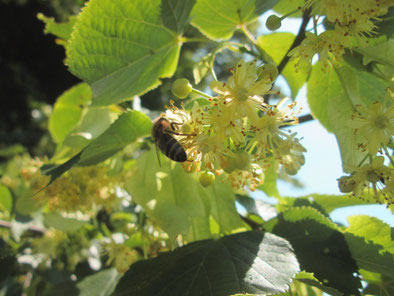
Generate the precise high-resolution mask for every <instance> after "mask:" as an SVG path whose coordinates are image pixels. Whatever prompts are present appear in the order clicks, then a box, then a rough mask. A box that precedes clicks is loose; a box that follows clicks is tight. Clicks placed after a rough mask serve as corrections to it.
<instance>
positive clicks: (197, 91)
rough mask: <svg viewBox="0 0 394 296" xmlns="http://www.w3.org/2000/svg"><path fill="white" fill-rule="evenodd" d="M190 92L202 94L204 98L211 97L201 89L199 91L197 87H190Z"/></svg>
mask: <svg viewBox="0 0 394 296" xmlns="http://www.w3.org/2000/svg"><path fill="white" fill-rule="evenodd" d="M192 92H194V93H196V94H199V95H201V96H203V97H205V98H207V99H212V97H211V96H209V95H207V94H206V93H203V92H202V91H199V90H198V89H194V88H193V89H192Z"/></svg>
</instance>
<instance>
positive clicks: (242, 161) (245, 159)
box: [234, 151, 250, 170]
mask: <svg viewBox="0 0 394 296" xmlns="http://www.w3.org/2000/svg"><path fill="white" fill-rule="evenodd" d="M234 160H235V163H234V166H235V168H236V169H238V170H244V169H246V168H247V167H248V165H249V163H250V156H249V154H248V152H246V151H239V152H236V156H235V157H234Z"/></svg>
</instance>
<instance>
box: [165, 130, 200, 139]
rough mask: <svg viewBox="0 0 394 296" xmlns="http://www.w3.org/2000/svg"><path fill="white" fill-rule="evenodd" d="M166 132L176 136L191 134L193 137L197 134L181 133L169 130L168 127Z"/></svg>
mask: <svg viewBox="0 0 394 296" xmlns="http://www.w3.org/2000/svg"><path fill="white" fill-rule="evenodd" d="M166 132H167V133H169V134H173V135H177V136H193V137H195V136H197V134H181V133H177V132H174V131H172V130H169V129H167V130H166Z"/></svg>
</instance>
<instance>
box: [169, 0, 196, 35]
mask: <svg viewBox="0 0 394 296" xmlns="http://www.w3.org/2000/svg"><path fill="white" fill-rule="evenodd" d="M195 2H196V0H161V19H162V21H163V24H164V25H165V26H166V27H167V28H169V29H171V30H173V31H176V32H178V33H182V32H183V28H184V27H185V26H186V25H187V23H188V22H189V15H190V12H191V10H192V8H193V6H194V3H195Z"/></svg>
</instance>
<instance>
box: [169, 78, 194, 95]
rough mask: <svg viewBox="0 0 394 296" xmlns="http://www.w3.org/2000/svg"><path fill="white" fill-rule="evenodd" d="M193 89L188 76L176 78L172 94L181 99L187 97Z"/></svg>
mask: <svg viewBox="0 0 394 296" xmlns="http://www.w3.org/2000/svg"><path fill="white" fill-rule="evenodd" d="M192 90H193V87H192V85H191V84H190V82H189V80H187V79H186V78H180V79H177V80H175V81H174V82H173V84H172V86H171V92H172V94H173V95H174V96H176V97H178V98H180V99H184V98H186V97H187V96H188V95H189V94H190V93H191V92H192Z"/></svg>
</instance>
